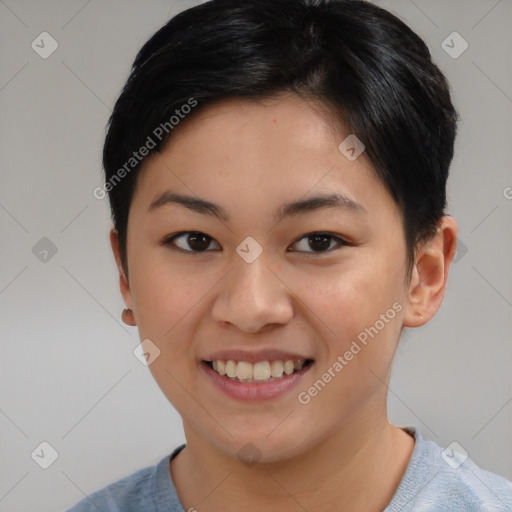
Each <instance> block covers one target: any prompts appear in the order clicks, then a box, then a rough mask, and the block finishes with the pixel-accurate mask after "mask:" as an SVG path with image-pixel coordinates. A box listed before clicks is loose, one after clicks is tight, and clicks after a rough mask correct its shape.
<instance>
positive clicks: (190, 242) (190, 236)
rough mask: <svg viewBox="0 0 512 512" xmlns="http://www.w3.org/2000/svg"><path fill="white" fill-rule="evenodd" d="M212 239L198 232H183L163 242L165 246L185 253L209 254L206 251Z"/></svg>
mask: <svg viewBox="0 0 512 512" xmlns="http://www.w3.org/2000/svg"><path fill="white" fill-rule="evenodd" d="M212 241H214V240H213V238H212V237H211V236H208V235H206V234H205V233H201V232H200V231H184V232H182V233H178V234H177V235H174V236H172V237H171V238H168V239H167V240H165V242H164V243H165V244H173V245H175V246H177V247H178V248H179V249H181V250H183V251H187V252H209V251H208V250H207V249H208V247H209V246H210V244H211V243H212Z"/></svg>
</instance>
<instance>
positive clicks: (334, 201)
mask: <svg viewBox="0 0 512 512" xmlns="http://www.w3.org/2000/svg"><path fill="white" fill-rule="evenodd" d="M170 204H176V205H180V206H183V207H185V208H188V209H189V210H191V211H193V212H196V213H201V214H203V215H210V216H212V217H216V218H218V219H221V220H223V221H226V222H227V221H229V215H228V214H227V212H226V210H224V209H223V208H222V207H221V206H219V205H217V204H215V203H212V202H210V201H207V200H205V199H200V198H198V197H194V196H188V195H184V194H176V193H174V192H171V191H166V192H164V193H163V194H161V195H160V196H159V197H158V198H157V199H155V200H154V201H153V202H152V203H151V204H150V206H149V208H148V213H149V212H153V211H155V210H157V209H159V208H161V207H162V206H166V205H170ZM325 208H339V209H342V210H345V211H348V212H353V213H357V214H367V213H368V211H367V210H366V208H365V207H364V206H363V205H362V204H360V203H357V202H356V201H354V200H353V199H351V198H349V197H347V196H345V195H343V194H339V193H333V194H320V195H316V196H312V197H308V198H306V199H299V200H297V201H292V202H290V203H285V204H283V205H281V207H279V208H278V209H277V211H276V212H275V214H274V216H275V218H276V220H279V221H281V220H282V219H284V218H285V217H292V216H296V215H301V214H305V213H310V212H314V211H318V210H321V209H325Z"/></svg>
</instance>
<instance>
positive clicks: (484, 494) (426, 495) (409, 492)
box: [385, 427, 512, 512]
mask: <svg viewBox="0 0 512 512" xmlns="http://www.w3.org/2000/svg"><path fill="white" fill-rule="evenodd" d="M407 430H408V431H409V432H410V433H411V434H412V435H413V436H414V438H415V441H416V444H415V447H414V450H413V453H412V456H411V460H410V461H409V465H408V467H407V470H406V472H405V474H404V476H403V478H402V481H401V482H400V485H399V487H398V489H397V491H396V493H395V496H393V499H392V501H391V502H390V504H389V505H388V507H387V508H386V509H385V512H395V511H396V512H398V511H399V510H400V511H401V512H405V511H407V510H422V511H438V510H444V511H447V512H448V511H460V510H464V511H465V512H481V511H485V512H510V511H511V510H512V482H510V481H508V480H506V479H505V478H503V477H501V476H499V475H497V474H495V473H491V472H489V471H486V470H484V469H482V468H480V467H479V466H477V465H476V464H475V463H474V462H473V461H472V460H471V459H470V458H469V457H468V456H467V453H463V452H462V449H460V452H459V451H458V450H457V445H455V446H452V445H449V446H448V447H447V448H446V449H443V448H441V447H440V446H438V445H437V444H436V443H434V442H432V441H427V440H425V439H423V437H422V436H421V434H420V432H419V430H418V429H417V428H416V427H407Z"/></svg>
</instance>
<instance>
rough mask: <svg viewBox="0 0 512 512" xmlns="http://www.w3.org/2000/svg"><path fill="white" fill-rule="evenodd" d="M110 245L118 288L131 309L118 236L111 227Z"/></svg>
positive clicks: (128, 285) (128, 284) (127, 282)
mask: <svg viewBox="0 0 512 512" xmlns="http://www.w3.org/2000/svg"><path fill="white" fill-rule="evenodd" d="M110 245H111V246H112V252H113V253H114V258H115V260H116V264H117V268H118V269H119V289H120V290H121V295H122V296H123V300H124V303H125V304H126V307H127V308H129V309H133V300H132V294H131V291H130V283H129V281H128V277H127V276H126V274H125V271H124V269H123V265H122V263H121V253H120V251H119V238H118V235H117V231H116V230H115V228H112V229H111V230H110ZM134 325H135V324H134Z"/></svg>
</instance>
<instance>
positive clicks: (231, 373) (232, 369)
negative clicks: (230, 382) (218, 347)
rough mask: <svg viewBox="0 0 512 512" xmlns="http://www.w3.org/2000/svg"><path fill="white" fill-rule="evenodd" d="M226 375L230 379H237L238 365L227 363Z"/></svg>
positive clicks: (231, 362)
mask: <svg viewBox="0 0 512 512" xmlns="http://www.w3.org/2000/svg"><path fill="white" fill-rule="evenodd" d="M226 375H227V376H228V377H236V363H235V361H231V360H229V361H226Z"/></svg>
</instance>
